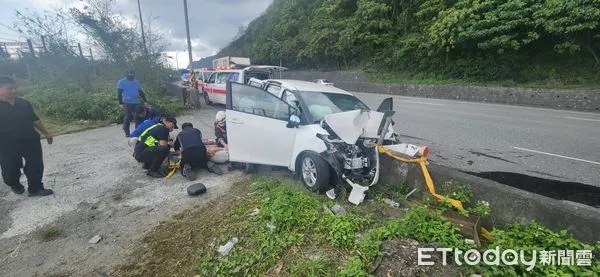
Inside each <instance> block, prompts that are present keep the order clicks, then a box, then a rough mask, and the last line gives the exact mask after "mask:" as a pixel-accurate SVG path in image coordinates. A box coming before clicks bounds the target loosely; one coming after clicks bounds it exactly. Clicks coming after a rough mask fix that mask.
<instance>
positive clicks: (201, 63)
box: [187, 56, 215, 69]
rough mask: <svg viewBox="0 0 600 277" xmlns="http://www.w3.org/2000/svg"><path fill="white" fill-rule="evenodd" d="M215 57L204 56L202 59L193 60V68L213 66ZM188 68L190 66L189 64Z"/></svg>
mask: <svg viewBox="0 0 600 277" xmlns="http://www.w3.org/2000/svg"><path fill="white" fill-rule="evenodd" d="M214 57H215V56H210V57H206V58H202V59H200V60H197V61H193V62H192V68H194V69H198V68H205V67H206V68H212V66H213V59H214ZM187 68H189V66H188V67H187Z"/></svg>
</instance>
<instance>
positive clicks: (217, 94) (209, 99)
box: [202, 65, 287, 105]
mask: <svg viewBox="0 0 600 277" xmlns="http://www.w3.org/2000/svg"><path fill="white" fill-rule="evenodd" d="M284 70H287V68H285V67H280V66H271V65H250V66H247V67H244V68H236V67H230V66H228V67H221V68H216V69H215V71H214V72H213V73H212V74H211V75H210V77H209V78H208V80H207V81H206V83H205V84H204V85H203V86H202V94H203V95H204V101H205V103H206V104H207V105H211V104H213V103H217V104H223V105H225V103H226V99H227V97H226V88H227V81H233V82H237V83H240V84H248V81H250V79H251V78H255V79H259V80H267V79H273V78H275V76H277V75H276V73H275V72H280V71H284Z"/></svg>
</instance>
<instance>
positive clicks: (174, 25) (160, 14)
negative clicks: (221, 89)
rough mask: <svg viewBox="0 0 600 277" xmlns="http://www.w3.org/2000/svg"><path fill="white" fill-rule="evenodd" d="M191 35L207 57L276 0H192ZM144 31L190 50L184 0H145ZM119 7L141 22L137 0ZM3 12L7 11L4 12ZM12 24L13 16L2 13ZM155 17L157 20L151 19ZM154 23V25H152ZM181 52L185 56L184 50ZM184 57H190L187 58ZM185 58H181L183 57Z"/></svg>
mask: <svg viewBox="0 0 600 277" xmlns="http://www.w3.org/2000/svg"><path fill="white" fill-rule="evenodd" d="M0 1H2V3H3V4H2V6H3V10H4V8H5V7H6V8H8V10H11V11H14V9H23V8H37V9H55V8H69V7H80V5H81V2H80V1H79V0H0ZM187 2H188V15H189V25H190V37H191V41H192V52H193V53H194V57H206V56H210V55H212V54H214V53H215V52H217V51H218V50H220V49H221V48H223V47H225V46H227V44H228V43H229V42H230V41H231V40H232V38H233V37H234V36H235V35H236V34H237V32H238V29H239V27H240V26H241V25H247V24H248V23H249V22H251V21H252V20H254V19H255V18H257V17H258V16H260V15H261V14H262V13H263V12H264V11H265V10H266V8H267V7H268V6H269V5H270V4H271V3H272V2H273V0H188V1H187ZM140 3H141V9H142V15H143V20H144V25H145V29H144V31H146V32H148V31H157V30H160V32H161V33H162V34H163V35H164V37H163V39H164V40H165V41H166V42H167V43H169V44H170V45H169V47H168V48H167V50H168V51H183V50H187V39H186V28H185V16H184V8H183V0H170V1H167V0H141V1H140ZM115 10H116V11H118V12H119V13H120V14H121V16H123V17H124V18H125V20H126V21H127V22H132V23H133V22H136V24H137V22H138V21H139V17H138V7H137V0H115ZM0 15H3V12H0ZM0 18H1V19H0V23H3V24H7V25H9V26H10V25H12V22H11V21H12V18H4V17H3V16H2V17H0ZM149 18H153V20H149ZM148 24H150V29H151V30H149V28H148ZM179 56H182V54H180V55H179ZM184 60H186V61H187V58H185V59H184ZM180 62H181V59H180Z"/></svg>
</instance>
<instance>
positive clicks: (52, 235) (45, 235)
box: [37, 227, 60, 241]
mask: <svg viewBox="0 0 600 277" xmlns="http://www.w3.org/2000/svg"><path fill="white" fill-rule="evenodd" d="M37 233H38V235H39V237H40V238H41V239H42V240H43V241H51V240H54V239H56V238H57V237H58V236H59V235H60V231H59V230H58V229H56V228H54V227H48V228H42V229H39V230H38V231H37Z"/></svg>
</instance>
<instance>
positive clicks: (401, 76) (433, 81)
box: [368, 72, 600, 89]
mask: <svg viewBox="0 0 600 277" xmlns="http://www.w3.org/2000/svg"><path fill="white" fill-rule="evenodd" d="M368 75H369V80H370V81H371V82H373V83H382V84H415V85H457V86H482V87H517V88H540V89H580V88H581V89H585V88H598V86H599V85H600V84H598V82H595V81H593V80H587V81H582V82H575V83H569V82H566V83H562V82H558V81H555V80H550V79H548V80H539V81H526V82H515V81H513V80H505V81H489V82H483V81H476V80H467V79H446V78H432V77H426V76H415V75H413V74H408V73H403V72H395V73H387V72H371V73H369V74H368Z"/></svg>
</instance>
